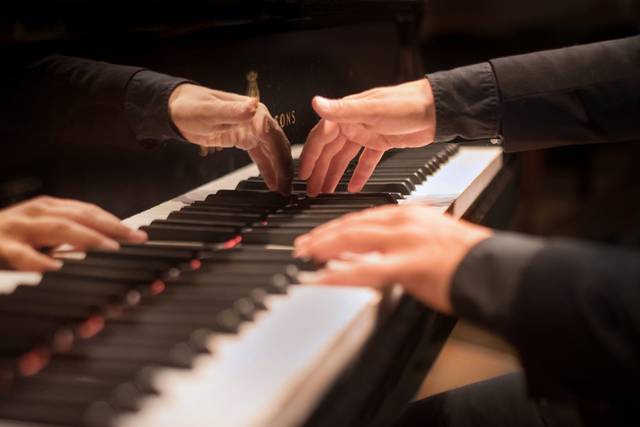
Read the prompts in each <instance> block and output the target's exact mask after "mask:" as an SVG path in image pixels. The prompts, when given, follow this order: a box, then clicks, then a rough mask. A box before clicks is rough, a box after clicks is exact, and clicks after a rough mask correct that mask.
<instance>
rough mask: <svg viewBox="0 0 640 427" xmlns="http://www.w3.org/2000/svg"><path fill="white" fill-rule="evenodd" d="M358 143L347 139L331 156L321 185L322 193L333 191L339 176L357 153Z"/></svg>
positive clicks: (340, 176) (358, 149)
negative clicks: (337, 151) (338, 150)
mask: <svg viewBox="0 0 640 427" xmlns="http://www.w3.org/2000/svg"><path fill="white" fill-rule="evenodd" d="M360 148H361V147H360V145H359V144H356V143H355V142H353V141H347V142H346V143H345V144H344V146H343V147H342V149H341V150H340V152H339V153H337V154H336V155H335V156H333V159H332V160H331V164H330V165H329V167H328V168H327V175H326V176H325V178H324V184H323V185H322V192H323V193H333V192H334V191H335V190H336V187H337V186H338V183H339V182H340V178H342V176H343V175H344V172H345V171H346V170H347V167H348V166H349V162H351V160H352V159H353V158H354V157H355V156H357V155H358V151H360Z"/></svg>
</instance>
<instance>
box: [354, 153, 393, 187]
mask: <svg viewBox="0 0 640 427" xmlns="http://www.w3.org/2000/svg"><path fill="white" fill-rule="evenodd" d="M383 154H384V151H377V150H373V149H371V148H365V149H364V150H363V151H362V154H361V155H360V159H359V160H358V165H357V166H356V169H355V170H354V171H353V176H352V177H351V180H350V181H349V187H348V188H349V192H351V193H357V192H359V191H360V190H362V188H363V187H364V185H365V184H366V183H367V181H368V180H369V177H371V175H372V174H373V171H374V170H375V169H376V166H377V165H378V163H380V160H382V155H383Z"/></svg>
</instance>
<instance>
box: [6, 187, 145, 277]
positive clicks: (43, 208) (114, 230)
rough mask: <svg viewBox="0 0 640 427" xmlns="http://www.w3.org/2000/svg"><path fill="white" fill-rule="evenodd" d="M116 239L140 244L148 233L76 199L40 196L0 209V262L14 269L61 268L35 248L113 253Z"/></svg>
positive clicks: (59, 263)
mask: <svg viewBox="0 0 640 427" xmlns="http://www.w3.org/2000/svg"><path fill="white" fill-rule="evenodd" d="M117 240H121V241H127V242H132V243H142V242H144V241H146V240H147V234H146V233H145V232H144V231H140V230H133V229H131V228H129V227H127V226H126V225H124V224H122V223H121V222H120V220H119V219H118V218H116V217H115V216H113V215H111V214H110V213H108V212H106V211H104V210H102V209H100V208H99V207H98V206H95V205H92V204H89V203H84V202H79V201H76V200H68V199H58V198H54V197H46V196H43V197H36V198H34V199H31V200H28V201H26V202H22V203H18V204H16V205H13V206H11V207H8V208H5V209H2V210H0V262H4V263H6V264H8V265H9V266H10V267H12V268H14V269H16V270H26V271H40V272H42V271H47V270H57V269H59V268H60V267H61V266H62V263H61V261H60V260H56V259H54V258H51V257H50V256H47V255H45V254H43V253H41V252H39V251H38V250H37V249H38V248H42V247H53V246H58V245H61V244H65V243H66V244H69V245H71V246H73V247H74V248H76V249H78V250H85V249H87V248H90V247H97V248H102V249H109V250H116V249H118V247H119V244H118V242H117Z"/></svg>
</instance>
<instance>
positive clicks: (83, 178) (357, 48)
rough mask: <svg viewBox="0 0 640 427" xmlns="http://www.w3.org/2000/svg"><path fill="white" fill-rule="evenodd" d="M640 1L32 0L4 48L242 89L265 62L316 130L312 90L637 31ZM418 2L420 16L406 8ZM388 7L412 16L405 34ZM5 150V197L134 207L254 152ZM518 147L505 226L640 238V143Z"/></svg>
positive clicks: (2, 33) (34, 145)
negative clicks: (174, 0)
mask: <svg viewBox="0 0 640 427" xmlns="http://www.w3.org/2000/svg"><path fill="white" fill-rule="evenodd" d="M638 3H640V2H638V1H633V0H538V1H535V2H531V1H525V0H484V1H477V0H428V1H426V2H423V1H386V2H380V1H369V2H366V1H365V2H363V1H356V0H353V1H330V0H306V1H296V0H271V1H240V0H237V1H231V0H229V1H225V0H211V1H191V0H184V1H183V2H181V3H180V5H172V6H171V8H168V6H167V5H166V4H164V3H163V2H153V1H138V2H135V1H129V2H125V1H113V2H109V3H95V2H91V3H89V2H84V1H71V0H69V1H58V2H32V1H24V2H21V3H19V4H17V3H14V4H12V6H11V7H8V9H7V11H6V12H7V13H5V14H4V16H2V17H0V24H1V28H0V48H2V54H3V60H4V61H5V65H6V64H7V62H10V61H11V58H12V55H15V54H16V52H19V55H18V56H24V55H23V54H24V52H27V53H28V54H29V55H32V56H34V57H37V56H38V55H46V54H50V53H64V54H71V55H78V56H84V57H88V58H92V59H98V60H106V61H112V62H116V63H124V64H128V65H138V66H144V67H148V68H151V69H154V70H157V71H161V72H166V73H169V74H174V75H180V76H184V77H188V78H192V79H194V80H197V81H200V82H202V83H204V84H209V85H212V86H215V87H217V88H219V89H223V90H232V91H238V92H242V91H243V90H244V87H245V85H246V82H245V81H244V73H245V72H246V71H247V70H248V69H251V68H256V69H258V70H259V71H260V77H259V84H260V89H261V94H263V95H264V96H265V102H267V103H268V104H269V105H270V107H273V108H272V111H275V112H276V113H277V112H285V111H289V110H295V111H296V117H297V118H298V121H297V122H296V123H295V124H292V125H291V126H289V127H288V128H286V129H285V130H286V131H287V133H288V134H289V135H290V137H291V139H292V142H298V143H300V142H302V141H303V140H304V135H305V134H306V131H307V130H308V128H309V127H310V126H311V125H312V124H313V122H314V121H315V117H314V116H313V114H312V112H311V110H310V109H309V106H308V99H310V97H311V96H312V95H314V94H317V93H320V94H324V95H329V96H331V95H333V96H339V95H344V94H348V93H352V92H354V91H357V90H362V89H365V88H366V87H369V86H371V85H379V84H391V83H395V82H397V81H399V80H407V79H409V78H416V77H418V76H419V75H420V74H421V71H420V70H419V68H420V67H419V64H418V66H416V64H413V65H412V66H410V67H408V68H407V67H404V68H403V67H398V66H397V64H395V63H394V62H393V61H396V60H397V61H398V63H405V64H406V63H409V64H410V63H412V62H418V63H419V62H420V61H422V62H423V65H424V70H426V71H427V72H430V71H436V70H443V69H448V68H452V67H456V66H460V65H466V64H472V63H475V62H479V61H485V60H487V59H490V58H494V57H499V56H504V55H512V54H519V53H526V52H531V51H536V50H540V49H551V48H559V47H564V46H569V45H573V44H578V43H587V42H593V41H598V40H606V39H613V38H618V37H624V36H628V35H633V34H636V33H637V32H638V30H639V28H640V27H639V22H640V6H639V4H638ZM14 8H15V10H14ZM394 16H397V17H399V18H394ZM407 16H415V17H418V19H417V21H418V22H413V21H412V19H408V20H407V22H403V19H407V18H406V17H407ZM383 21H396V23H397V22H399V23H400V25H399V27H411V28H410V29H409V30H407V28H404V30H403V32H402V34H401V35H400V36H398V35H397V34H396V32H395V30H394V26H393V25H388V22H386V23H383V24H380V22H383ZM416 42H417V44H416ZM407 46H409V47H411V48H416V47H417V49H418V50H419V51H420V53H421V56H422V57H421V59H420V58H417V57H416V58H417V59H416V58H406V57H405V58H403V55H404V56H407V55H408V56H411V54H410V53H408V50H407V49H406V47H407ZM7 52H9V53H7ZM398 58H399V59H398ZM638 108H640V106H638ZM540 126H544V123H540ZM118 146H119V147H118ZM2 149H3V151H2V153H1V154H0V161H1V162H0V163H1V167H2V180H0V181H1V182H0V196H2V195H4V196H6V197H5V201H6V200H16V199H19V198H21V197H24V196H26V195H32V194H37V193H43V192H44V193H48V194H54V195H60V196H65V197H77V198H81V199H85V200H90V201H93V202H96V203H99V204H101V205H103V206H105V207H106V208H108V209H110V210H112V211H114V212H115V213H117V214H118V215H121V216H128V215H131V214H133V213H136V212H138V211H141V210H143V209H146V208H148V207H151V206H153V205H155V204H158V203H160V202H162V201H164V200H167V199H168V198H171V197H174V196H176V195H179V194H181V193H183V192H185V191H188V190H189V189H192V188H194V187H196V186H197V185H200V184H202V183H204V182H206V181H208V180H210V179H213V178H215V177H217V176H220V175H222V174H224V173H226V172H229V171H230V170H233V169H235V168H237V167H238V166H240V165H242V164H245V163H246V162H247V161H248V159H247V156H246V155H245V154H244V153H240V152H237V151H233V150H225V151H223V152H222V153H218V154H215V155H213V156H210V157H208V158H204V159H203V158H200V157H198V155H197V148H196V147H193V146H185V145H184V144H167V145H166V146H164V147H161V149H159V150H151V151H149V150H145V149H143V148H141V147H138V146H136V144H135V141H133V142H131V141H116V142H114V146H113V147H104V146H102V147H98V146H91V145H90V144H88V145H87V146H84V147H81V148H77V147H71V146H68V145H64V144H61V145H57V146H56V145H50V144H42V143H41V142H39V141H29V142H28V143H25V144H21V145H19V146H18V144H15V143H13V141H2ZM513 160H514V161H515V162H516V163H517V165H518V174H517V182H516V185H515V191H514V195H515V196H517V197H516V198H515V200H516V205H515V209H514V210H513V211H510V212H509V215H508V216H509V221H507V222H496V223H495V224H494V225H496V226H500V227H504V228H512V229H516V230H521V231H526V232H531V233H536V234H542V235H567V236H585V237H589V238H593V239H598V240H602V241H608V242H616V243H622V244H629V245H636V244H638V242H639V241H640V240H639V235H640V221H638V219H639V218H640V197H639V195H640V189H639V185H638V184H639V183H640V179H639V178H640V167H638V166H637V164H638V160H640V144H638V143H631V142H629V143H622V144H604V145H599V146H594V145H591V146H572V147H568V148H559V149H553V150H545V151H539V152H529V153H523V154H518V155H515V156H513ZM0 198H1V197H0Z"/></svg>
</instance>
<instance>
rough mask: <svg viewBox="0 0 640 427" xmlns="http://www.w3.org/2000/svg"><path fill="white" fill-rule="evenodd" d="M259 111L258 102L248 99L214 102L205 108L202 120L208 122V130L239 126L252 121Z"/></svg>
mask: <svg viewBox="0 0 640 427" xmlns="http://www.w3.org/2000/svg"><path fill="white" fill-rule="evenodd" d="M257 109H258V100H257V99H255V98H246V99H244V100H242V101H219V100H216V101H213V102H209V103H207V104H206V106H205V107H203V110H202V112H203V114H202V116H201V117H200V120H204V121H207V123H208V125H209V126H208V129H209V130H213V129H215V127H216V126H219V125H221V124H239V123H243V122H248V121H249V120H251V119H252V118H253V116H254V114H255V113H256V110H257Z"/></svg>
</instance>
